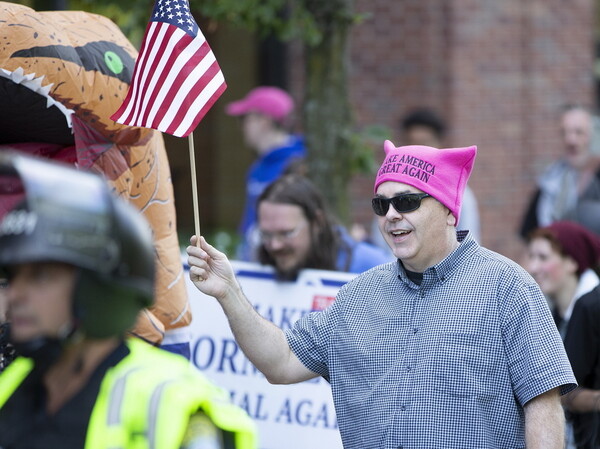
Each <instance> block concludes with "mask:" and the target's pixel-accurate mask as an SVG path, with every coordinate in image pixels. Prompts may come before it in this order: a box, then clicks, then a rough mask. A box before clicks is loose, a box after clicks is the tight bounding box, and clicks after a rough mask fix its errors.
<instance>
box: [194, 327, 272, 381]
mask: <svg viewBox="0 0 600 449" xmlns="http://www.w3.org/2000/svg"><path fill="white" fill-rule="evenodd" d="M192 362H193V363H194V365H195V366H196V368H198V369H199V370H201V371H211V370H214V371H217V372H220V373H233V374H240V375H242V376H250V375H260V376H262V374H261V373H260V371H258V369H257V368H256V367H255V366H254V365H252V363H251V362H250V361H249V360H248V358H247V357H246V356H245V355H244V353H243V352H242V351H241V349H240V348H239V346H238V344H237V343H236V342H235V340H233V339H232V338H222V339H220V340H219V341H217V340H213V339H212V338H211V337H209V336H208V335H203V336H202V337H200V338H198V340H196V341H195V342H194V344H193V348H192Z"/></svg>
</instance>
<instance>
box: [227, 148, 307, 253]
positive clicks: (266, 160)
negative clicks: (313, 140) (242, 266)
mask: <svg viewBox="0 0 600 449" xmlns="http://www.w3.org/2000/svg"><path fill="white" fill-rule="evenodd" d="M305 156H306V149H305V147H304V141H303V139H302V138H301V137H300V136H290V139H289V141H288V144H287V145H285V146H283V147H280V148H275V149H274V150H272V151H270V152H268V153H266V154H263V155H262V156H261V157H260V158H259V159H258V160H257V161H255V162H254V163H253V164H252V166H251V167H250V169H249V170H248V175H247V178H246V205H245V207H244V214H243V215H242V221H241V224H240V228H239V231H240V234H241V236H242V244H241V247H240V248H239V250H238V255H237V257H238V258H239V259H241V260H251V259H252V252H253V251H252V237H251V233H252V230H253V229H254V228H255V227H256V202H257V200H258V197H259V196H260V194H261V193H262V192H263V190H265V188H266V187H267V186H268V185H269V184H271V183H272V182H273V181H275V180H276V179H278V178H279V177H280V176H281V175H282V174H283V173H284V172H285V170H286V169H287V168H288V166H289V165H290V163H291V162H293V161H295V160H298V159H303V158H304V157H305Z"/></svg>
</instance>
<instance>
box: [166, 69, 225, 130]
mask: <svg viewBox="0 0 600 449" xmlns="http://www.w3.org/2000/svg"><path fill="white" fill-rule="evenodd" d="M219 71H220V68H219V65H218V64H217V62H216V61H215V62H213V64H212V65H211V66H210V67H209V68H208V69H207V70H206V71H205V72H204V73H203V74H202V76H201V77H200V78H198V80H197V81H196V83H194V86H193V87H192V88H191V89H190V91H189V92H188V93H187V95H186V97H185V99H184V101H183V103H182V107H181V108H179V110H178V111H177V113H176V114H175V116H174V117H173V119H172V121H171V125H170V126H169V127H168V128H167V131H165V132H167V133H169V134H170V133H173V132H174V131H175V130H176V129H177V128H179V126H180V125H181V123H182V122H183V119H184V118H185V116H186V114H187V111H188V109H189V108H190V107H191V106H192V104H193V103H194V101H195V100H196V98H197V97H198V96H199V95H200V93H201V92H202V91H203V90H204V88H205V87H206V85H208V83H209V82H210V81H211V80H212V79H213V78H214V77H215V75H216V74H218V73H219ZM198 122H199V120H198ZM196 124H197V123H196Z"/></svg>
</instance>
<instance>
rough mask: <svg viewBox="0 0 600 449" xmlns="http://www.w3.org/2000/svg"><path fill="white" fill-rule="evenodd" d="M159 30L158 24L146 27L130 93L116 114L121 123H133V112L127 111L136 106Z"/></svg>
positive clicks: (150, 24) (154, 23) (153, 23)
mask: <svg viewBox="0 0 600 449" xmlns="http://www.w3.org/2000/svg"><path fill="white" fill-rule="evenodd" d="M158 28H159V25H158V24H156V22H151V23H149V24H148V26H147V27H146V34H145V35H144V40H143V42H142V48H141V50H140V53H139V55H138V58H137V61H136V63H135V69H134V71H133V76H132V78H131V84H130V86H129V91H128V92H127V97H126V98H125V101H124V102H123V104H122V105H121V107H120V108H119V110H118V111H117V112H116V113H115V114H114V115H115V116H116V115H118V117H117V118H118V121H119V123H124V124H129V122H130V121H131V118H130V117H131V111H130V112H127V109H128V108H132V107H133V105H134V96H137V95H136V94H137V92H138V83H139V80H140V77H141V74H142V72H143V67H145V66H146V62H147V59H146V57H147V55H148V53H149V50H148V49H149V48H151V47H150V42H154V40H155V39H156V34H157V33H158V31H157V29H158ZM125 113H127V116H123V115H124V114H125Z"/></svg>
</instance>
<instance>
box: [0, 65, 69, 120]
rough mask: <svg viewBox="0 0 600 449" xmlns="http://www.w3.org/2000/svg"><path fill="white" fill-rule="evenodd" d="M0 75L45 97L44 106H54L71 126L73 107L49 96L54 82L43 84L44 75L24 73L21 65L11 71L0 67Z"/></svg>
mask: <svg viewBox="0 0 600 449" xmlns="http://www.w3.org/2000/svg"><path fill="white" fill-rule="evenodd" d="M0 77H3V78H7V79H9V80H11V81H12V82H13V83H15V84H20V85H21V86H23V87H26V88H27V89H29V90H31V91H33V92H35V93H36V94H38V95H41V96H42V97H44V98H46V107H47V108H50V107H52V106H56V107H57V108H58V109H59V111H60V112H62V113H63V115H64V116H65V120H66V121H67V126H68V127H69V129H72V128H73V122H72V120H71V115H72V114H73V113H74V112H75V111H73V109H69V108H67V107H66V106H65V105H63V104H62V103H60V102H58V101H56V100H55V99H54V98H52V97H51V96H50V90H51V89H52V86H54V83H50V84H47V85H45V86H43V85H42V84H43V82H44V79H45V76H44V75H41V76H38V77H37V78H36V76H35V73H25V71H24V70H23V68H22V67H18V68H16V69H15V70H13V71H12V72H11V71H10V70H6V69H0Z"/></svg>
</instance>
